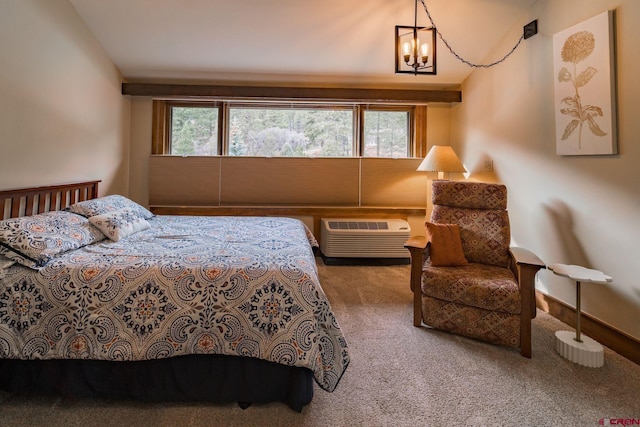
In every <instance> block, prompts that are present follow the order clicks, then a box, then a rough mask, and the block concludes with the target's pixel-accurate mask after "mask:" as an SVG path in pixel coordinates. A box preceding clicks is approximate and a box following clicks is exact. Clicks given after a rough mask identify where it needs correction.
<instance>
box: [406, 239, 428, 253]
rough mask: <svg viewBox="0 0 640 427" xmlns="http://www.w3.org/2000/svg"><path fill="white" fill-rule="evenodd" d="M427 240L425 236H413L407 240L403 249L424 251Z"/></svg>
mask: <svg viewBox="0 0 640 427" xmlns="http://www.w3.org/2000/svg"><path fill="white" fill-rule="evenodd" d="M428 243H429V240H427V238H426V237H425V236H414V237H411V238H409V240H407V241H406V242H405V244H404V247H405V248H407V249H409V250H411V249H412V248H416V249H424V248H426V247H427V244H428Z"/></svg>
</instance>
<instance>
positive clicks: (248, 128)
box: [152, 101, 426, 158]
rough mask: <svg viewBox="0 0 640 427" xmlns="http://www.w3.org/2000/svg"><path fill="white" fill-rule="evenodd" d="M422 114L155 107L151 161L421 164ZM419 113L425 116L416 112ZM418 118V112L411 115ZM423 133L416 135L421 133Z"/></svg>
mask: <svg viewBox="0 0 640 427" xmlns="http://www.w3.org/2000/svg"><path fill="white" fill-rule="evenodd" d="M420 108H422V109H425V108H426V107H416V106H412V105H403V106H398V105H385V104H379V105H371V104H358V103H335V102H331V103H329V102H327V103H324V102H314V103H309V102H307V103H305V102H295V101H292V102H288V103H286V104H285V103H282V102H280V103H279V102H264V101H255V102H251V101H249V102H247V101H211V102H207V101H194V102H189V101H180V102H178V101H154V115H153V117H154V124H153V129H154V136H153V148H152V152H153V153H154V154H171V155H182V156H215V155H224V156H255V157H354V156H362V157H388V158H403V157H416V156H420V155H421V153H422V151H423V147H421V146H418V147H417V146H415V144H414V143H413V139H414V135H417V136H418V140H419V141H421V144H422V145H424V144H425V142H426V141H422V139H424V138H422V137H420V135H424V131H419V130H418V129H417V127H418V125H420V126H422V127H424V123H422V124H416V118H415V117H414V116H415V115H416V114H415V112H416V111H420V110H419V109H420ZM422 111H426V110H422ZM417 117H418V120H420V117H425V115H424V112H423V113H422V114H418V115H417ZM421 132H422V133H421Z"/></svg>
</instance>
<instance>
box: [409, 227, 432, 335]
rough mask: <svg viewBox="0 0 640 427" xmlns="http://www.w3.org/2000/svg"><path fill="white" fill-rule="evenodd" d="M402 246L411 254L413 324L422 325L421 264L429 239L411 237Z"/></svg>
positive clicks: (426, 251)
mask: <svg viewBox="0 0 640 427" xmlns="http://www.w3.org/2000/svg"><path fill="white" fill-rule="evenodd" d="M404 247H405V248H407V249H409V254H410V255H411V291H413V326H416V327H420V326H421V325H422V300H421V298H422V289H421V283H420V282H421V281H422V265H423V263H424V260H425V257H426V256H428V250H429V249H428V248H429V240H428V239H427V238H426V237H424V236H415V237H411V238H410V239H409V240H407V241H406V243H405V244H404Z"/></svg>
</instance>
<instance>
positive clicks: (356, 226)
mask: <svg viewBox="0 0 640 427" xmlns="http://www.w3.org/2000/svg"><path fill="white" fill-rule="evenodd" d="M329 228H330V229H331V230H388V229H389V223H388V222H387V221H329Z"/></svg>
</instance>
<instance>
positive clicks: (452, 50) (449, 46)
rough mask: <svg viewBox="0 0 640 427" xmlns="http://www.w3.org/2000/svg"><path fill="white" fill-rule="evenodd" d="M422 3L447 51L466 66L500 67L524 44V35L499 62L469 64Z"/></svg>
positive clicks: (421, 0) (422, 1) (421, 1)
mask: <svg viewBox="0 0 640 427" xmlns="http://www.w3.org/2000/svg"><path fill="white" fill-rule="evenodd" d="M420 3H422V6H423V7H424V11H425V12H426V13H427V17H428V18H429V21H430V22H431V26H432V27H433V29H434V30H435V31H436V34H438V36H439V37H440V39H441V40H442V42H443V43H444V45H445V46H446V47H447V49H449V51H450V52H451V53H452V54H453V56H455V57H456V58H458V59H459V60H460V61H461V62H464V63H465V64H467V65H468V66H470V67H473V68H489V67H493V66H494V65H498V64H500V63H501V62H504V61H505V60H506V59H507V58H508V57H510V56H511V54H512V53H513V52H515V50H516V49H517V48H518V46H520V43H521V42H522V40H524V35H522V36H520V39H519V40H518V42H517V43H516V44H515V46H513V48H512V49H511V50H510V51H509V52H508V53H507V54H506V55H505V56H503V57H502V58H500V59H498V60H497V61H494V62H492V63H490V64H474V63H473V62H469V61H467V60H466V59H464V58H463V57H462V56H460V55H459V54H458V53H457V52H456V51H455V50H454V49H453V48H452V47H451V45H450V44H449V42H448V41H447V39H445V38H444V36H443V35H442V33H441V32H440V30H438V27H437V26H436V24H435V22H434V21H433V18H432V17H431V13H429V9H428V8H427V5H426V3H425V2H424V0H420Z"/></svg>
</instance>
